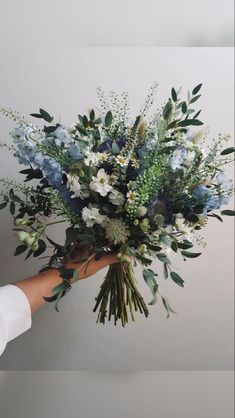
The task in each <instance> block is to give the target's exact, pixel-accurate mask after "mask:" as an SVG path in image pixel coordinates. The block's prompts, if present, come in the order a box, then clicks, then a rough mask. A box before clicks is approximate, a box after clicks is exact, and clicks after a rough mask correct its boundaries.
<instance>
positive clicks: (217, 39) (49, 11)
mask: <svg viewBox="0 0 235 418" xmlns="http://www.w3.org/2000/svg"><path fill="white" fill-rule="evenodd" d="M233 3H234V2H233V0H197V1H196V2H195V0H145V1H142V0H90V1H87V0H40V1H36V0H21V1H17V0H1V14H0V45H1V44H3V45H5V44H6V42H7V44H8V45H9V44H12V45H14V46H16V45H17V47H19V48H22V46H23V45H29V46H30V47H33V48H35V47H40V45H45V48H48V51H52V50H53V49H54V47H55V45H60V46H67V45H74V46H111V47H114V46H232V45H233V42H234V40H233ZM2 33H3V34H4V36H1V34H2Z"/></svg>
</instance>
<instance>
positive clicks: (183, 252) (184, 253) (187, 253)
mask: <svg viewBox="0 0 235 418" xmlns="http://www.w3.org/2000/svg"><path fill="white" fill-rule="evenodd" d="M181 254H182V255H183V256H184V257H188V258H196V257H199V255H201V253H191V252H190V251H181Z"/></svg>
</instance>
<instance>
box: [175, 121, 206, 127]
mask: <svg viewBox="0 0 235 418" xmlns="http://www.w3.org/2000/svg"><path fill="white" fill-rule="evenodd" d="M190 125H193V126H199V125H203V122H201V121H200V120H198V119H185V120H182V121H181V122H179V123H178V126H190Z"/></svg>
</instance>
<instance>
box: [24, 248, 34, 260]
mask: <svg viewBox="0 0 235 418" xmlns="http://www.w3.org/2000/svg"><path fill="white" fill-rule="evenodd" d="M32 254H33V250H31V249H30V250H29V252H28V253H27V255H26V257H25V260H28V258H29V257H30V256H31V255H32Z"/></svg>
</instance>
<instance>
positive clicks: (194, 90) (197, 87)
mask: <svg viewBox="0 0 235 418" xmlns="http://www.w3.org/2000/svg"><path fill="white" fill-rule="evenodd" d="M201 87H202V83H200V84H198V85H197V86H196V87H194V89H193V91H192V93H193V95H195V94H197V93H198V92H199V90H200V89H201Z"/></svg>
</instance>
